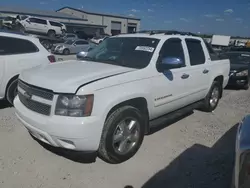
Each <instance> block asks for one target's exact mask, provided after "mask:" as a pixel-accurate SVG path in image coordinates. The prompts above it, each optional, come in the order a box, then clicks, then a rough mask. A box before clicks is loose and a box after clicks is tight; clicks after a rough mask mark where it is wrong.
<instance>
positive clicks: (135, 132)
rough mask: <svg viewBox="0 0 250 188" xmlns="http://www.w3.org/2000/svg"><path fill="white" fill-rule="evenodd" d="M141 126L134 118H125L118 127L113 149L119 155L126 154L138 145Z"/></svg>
mask: <svg viewBox="0 0 250 188" xmlns="http://www.w3.org/2000/svg"><path fill="white" fill-rule="evenodd" d="M139 135H140V124H139V122H138V121H137V120H136V119H134V118H130V117H129V118H125V119H124V120H122V121H121V122H120V123H119V124H118V125H117V127H116V130H115V132H114V135H113V148H114V150H115V152H116V153H118V154H122V155H124V154H126V153H128V152H129V151H131V150H132V149H133V148H134V147H135V146H136V145H137V143H138V141H139V137H140V136H139Z"/></svg>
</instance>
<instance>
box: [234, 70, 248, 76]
mask: <svg viewBox="0 0 250 188" xmlns="http://www.w3.org/2000/svg"><path fill="white" fill-rule="evenodd" d="M247 75H248V70H244V71H241V72H238V73H236V76H247Z"/></svg>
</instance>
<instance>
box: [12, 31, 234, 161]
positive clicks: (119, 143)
mask: <svg viewBox="0 0 250 188" xmlns="http://www.w3.org/2000/svg"><path fill="white" fill-rule="evenodd" d="M229 68H230V65H229V60H227V59H224V60H219V58H217V56H216V53H214V52H213V50H212V49H211V47H210V46H209V45H208V44H206V43H205V42H204V41H203V40H202V39H201V38H200V37H196V36H193V35H187V34H185V33H172V34H171V32H168V33H165V34H164V33H162V34H145V33H144V34H139V33H136V34H124V35H118V36H114V37H111V38H109V39H107V40H104V41H103V42H102V43H101V44H100V45H98V46H97V47H96V48H94V49H93V50H91V51H90V52H89V53H88V54H87V56H86V57H85V59H83V60H82V61H76V60H74V61H64V62H60V63H57V64H49V65H48V66H43V67H37V68H32V69H30V70H26V71H24V72H22V73H21V74H20V76H19V83H18V95H17V97H16V98H15V100H14V106H15V108H16V115H17V117H18V118H19V119H20V121H21V122H22V123H23V124H24V126H25V127H26V128H27V129H28V131H29V132H30V134H31V135H33V136H34V137H36V138H37V139H38V140H40V141H42V142H45V143H47V144H50V145H52V146H55V147H61V148H64V149H66V150H75V151H84V152H85V151H86V152H91V151H95V152H96V151H97V152H98V155H99V157H101V158H102V159H103V160H105V161H106V162H109V163H122V162H124V161H126V160H128V159H129V158H131V157H132V156H133V155H134V154H135V153H136V152H137V151H138V149H139V148H140V146H141V144H142V141H143V138H144V135H145V134H147V133H149V131H150V126H151V124H152V122H153V120H157V119H159V118H162V117H166V116H167V115H169V114H173V113H174V112H176V111H179V110H181V109H185V108H187V107H191V106H192V105H194V104H198V103H199V104H201V106H199V108H202V109H203V110H204V111H208V112H211V111H213V110H214V109H215V108H216V106H217V104H218V101H219V99H220V98H221V97H222V91H223V88H224V87H225V86H226V85H227V82H228V79H229V76H228V75H229ZM194 106H195V105H194ZM164 115H166V116H164Z"/></svg>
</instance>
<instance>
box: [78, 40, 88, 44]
mask: <svg viewBox="0 0 250 188" xmlns="http://www.w3.org/2000/svg"><path fill="white" fill-rule="evenodd" d="M75 44H76V45H84V44H89V43H88V42H87V41H83V40H79V41H76V42H75Z"/></svg>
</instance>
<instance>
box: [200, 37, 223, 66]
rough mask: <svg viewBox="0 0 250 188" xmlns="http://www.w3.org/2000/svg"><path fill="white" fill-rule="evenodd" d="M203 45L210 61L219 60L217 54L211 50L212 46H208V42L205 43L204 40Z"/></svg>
mask: <svg viewBox="0 0 250 188" xmlns="http://www.w3.org/2000/svg"><path fill="white" fill-rule="evenodd" d="M204 43H205V45H206V47H207V50H208V53H209V55H210V58H211V60H212V61H215V60H219V59H220V58H219V56H218V54H217V53H216V52H215V51H214V50H213V48H212V46H211V45H210V44H208V42H206V41H205V40H204Z"/></svg>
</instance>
